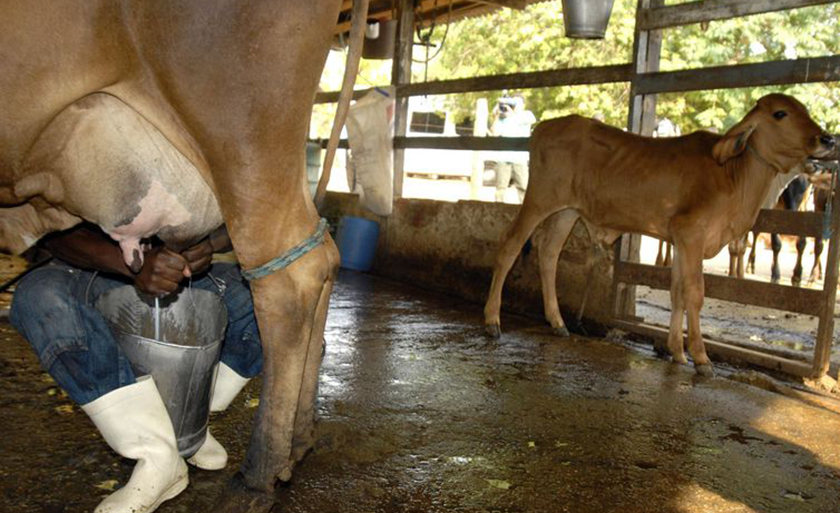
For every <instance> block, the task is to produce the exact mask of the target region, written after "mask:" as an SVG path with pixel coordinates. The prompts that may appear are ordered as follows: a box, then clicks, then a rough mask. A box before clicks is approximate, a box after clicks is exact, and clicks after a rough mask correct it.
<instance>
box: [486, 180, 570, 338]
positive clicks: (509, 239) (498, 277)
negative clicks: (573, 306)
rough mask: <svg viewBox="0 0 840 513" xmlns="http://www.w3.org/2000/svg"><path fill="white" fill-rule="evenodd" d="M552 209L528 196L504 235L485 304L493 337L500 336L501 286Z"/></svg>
mask: <svg viewBox="0 0 840 513" xmlns="http://www.w3.org/2000/svg"><path fill="white" fill-rule="evenodd" d="M552 212H554V210H551V211H545V210H542V209H539V208H535V207H534V205H533V203H529V201H528V197H527V196H526V197H525V203H523V204H522V208H520V209H519V213H518V214H517V215H516V219H514V221H513V224H511V226H510V227H509V228H508V229H507V230H506V231H505V233H504V234H503V235H502V239H501V244H500V248H499V253H498V255H497V256H496V263H495V265H494V266H493V280H492V281H491V282H490V292H489V293H488V294H487V303H485V305H484V328H485V330H486V331H487V334H488V335H490V336H491V337H493V338H498V337H499V336H501V329H500V324H501V322H500V316H499V311H500V310H501V307H502V287H504V284H505V278H507V275H508V273H509V272H510V268H511V267H513V263H514V262H515V261H516V257H517V256H518V255H519V250H520V249H522V245H523V244H525V241H526V240H528V237H530V236H531V233H532V232H533V231H534V228H536V227H537V225H539V224H540V223H541V222H542V221H543V220H544V219H545V218H546V217H548V216H549V215H551V213H552Z"/></svg>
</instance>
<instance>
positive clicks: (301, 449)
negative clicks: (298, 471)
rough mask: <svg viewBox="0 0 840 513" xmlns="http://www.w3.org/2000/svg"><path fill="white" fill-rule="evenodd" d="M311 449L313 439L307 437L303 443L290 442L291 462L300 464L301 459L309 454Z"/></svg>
mask: <svg viewBox="0 0 840 513" xmlns="http://www.w3.org/2000/svg"><path fill="white" fill-rule="evenodd" d="M313 447H315V438H314V437H308V438H307V439H306V440H303V441H298V440H295V441H294V442H292V462H293V463H300V462H301V461H303V458H304V457H306V455H307V454H309V451H311V450H312V448H313Z"/></svg>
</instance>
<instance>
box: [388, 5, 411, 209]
mask: <svg viewBox="0 0 840 513" xmlns="http://www.w3.org/2000/svg"><path fill="white" fill-rule="evenodd" d="M397 16H398V18H399V21H398V24H397V40H396V41H395V42H394V67H393V71H392V72H391V83H392V84H393V85H394V86H395V87H394V90H395V91H399V87H400V86H401V85H405V84H409V83H411V56H412V50H413V47H414V0H398V7H397ZM408 122H409V120H408V97H402V98H401V97H400V96H399V94H397V98H396V105H395V109H394V136H396V137H404V136H405V133H406V131H407V128H408ZM404 165H405V150H403V149H397V148H395V149H394V199H397V198H401V197H402V195H403V179H404V177H405V174H404V172H403V169H404Z"/></svg>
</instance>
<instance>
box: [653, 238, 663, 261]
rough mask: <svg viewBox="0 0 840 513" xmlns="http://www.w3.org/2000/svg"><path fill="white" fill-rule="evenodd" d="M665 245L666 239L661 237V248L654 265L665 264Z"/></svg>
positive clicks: (657, 252)
mask: <svg viewBox="0 0 840 513" xmlns="http://www.w3.org/2000/svg"><path fill="white" fill-rule="evenodd" d="M664 245H665V241H664V240H662V239H659V249H658V250H657V251H656V262H655V263H654V265H656V266H662V265H665V251H664V250H665V247H664Z"/></svg>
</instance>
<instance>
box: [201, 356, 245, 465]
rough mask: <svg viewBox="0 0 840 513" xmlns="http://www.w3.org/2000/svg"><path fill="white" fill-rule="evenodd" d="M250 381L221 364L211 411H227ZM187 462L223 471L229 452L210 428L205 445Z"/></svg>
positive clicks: (211, 402)
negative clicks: (211, 432)
mask: <svg viewBox="0 0 840 513" xmlns="http://www.w3.org/2000/svg"><path fill="white" fill-rule="evenodd" d="M249 381H250V379H249V378H243V377H242V376H240V375H239V374H237V373H236V371H235V370H233V369H231V368H230V367H228V366H227V365H225V364H224V363H223V362H220V363H219V366H218V368H217V370H216V382H215V383H214V385H213V393H212V395H211V396H210V411H211V412H220V411H224V410H226V409H227V407H228V406H230V403H232V402H233V400H234V399H235V398H236V396H237V395H239V392H241V391H242V389H243V388H244V387H245V385H246V384H248V382H249ZM187 461H188V462H189V463H190V465H195V466H196V467H198V468H200V469H202V470H221V469H223V468H225V465H227V451H226V450H225V448H224V447H222V444H220V443H219V442H218V440H216V439H215V438H214V437H213V435H212V434H210V428H208V429H207V438H205V439H204V443H203V444H202V445H201V447H200V448H199V449H198V452H196V453H195V454H193V455H192V456H190V458H189V459H188V460H187Z"/></svg>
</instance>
